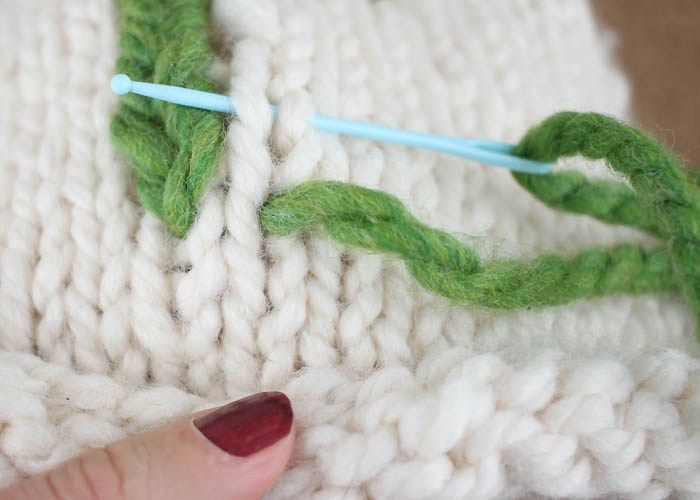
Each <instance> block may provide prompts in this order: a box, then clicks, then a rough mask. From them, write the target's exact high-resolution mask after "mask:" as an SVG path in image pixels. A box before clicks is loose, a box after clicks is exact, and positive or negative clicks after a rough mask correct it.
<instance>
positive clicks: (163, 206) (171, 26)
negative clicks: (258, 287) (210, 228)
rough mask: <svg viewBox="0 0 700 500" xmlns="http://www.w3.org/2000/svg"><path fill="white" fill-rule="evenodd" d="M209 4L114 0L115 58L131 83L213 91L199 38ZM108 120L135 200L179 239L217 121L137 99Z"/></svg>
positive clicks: (190, 218)
mask: <svg viewBox="0 0 700 500" xmlns="http://www.w3.org/2000/svg"><path fill="white" fill-rule="evenodd" d="M209 3H210V2H209V0H168V1H166V0H120V1H119V2H118V8H119V12H120V15H121V21H122V33H121V39H120V44H119V46H120V49H121V56H120V58H119V60H118V61H117V71H119V72H120V73H126V74H128V75H129V76H130V77H131V78H133V79H135V80H141V81H152V82H154V83H162V84H166V85H177V86H183V87H189V88H197V89H200V90H208V91H212V90H215V89H214V86H213V84H212V83H211V82H210V81H209V80H208V79H207V78H206V77H205V71H206V70H207V68H208V67H209V66H210V64H211V62H212V61H213V54H212V50H211V47H210V45H209V42H208V40H207V37H206V27H207V17H208V9H209ZM122 103H123V104H122V107H121V108H120V110H119V112H118V113H117V114H116V115H115V117H114V119H113V121H112V137H113V139H114V143H115V145H116V146H117V148H118V149H119V151H121V152H122V153H123V154H125V155H126V156H127V157H129V159H130V160H131V163H132V166H133V169H134V175H135V184H136V188H137V192H138V196H139V198H140V200H141V202H142V203H143V205H144V206H145V207H146V208H147V209H148V210H150V211H151V212H153V213H154V214H156V215H157V216H158V217H160V218H162V219H163V221H164V222H165V223H166V225H167V226H168V229H169V230H170V231H171V232H172V233H173V234H175V235H176V236H179V237H182V236H184V235H185V234H186V233H187V230H188V229H189V228H190V226H191V225H192V223H193V222H194V218H195V215H196V209H197V203H198V201H199V199H200V198H201V196H202V194H203V193H204V192H205V191H206V189H207V187H208V186H209V183H210V182H211V179H212V177H213V176H214V174H215V171H216V167H217V164H218V158H219V156H220V152H221V150H222V138H223V122H222V120H221V118H220V117H219V115H217V114H216V113H211V112H207V111H202V110H197V109H193V108H188V107H184V106H177V105H174V104H169V103H164V102H159V101H155V100H151V99H147V98H143V97H140V96H136V95H132V94H129V95H126V96H124V97H123V98H122Z"/></svg>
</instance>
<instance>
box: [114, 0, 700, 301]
mask: <svg viewBox="0 0 700 500" xmlns="http://www.w3.org/2000/svg"><path fill="white" fill-rule="evenodd" d="M166 3H167V5H166ZM208 8H209V1H208V0H177V1H168V2H165V1H164V0H148V1H145V2H143V1H138V0H121V1H120V2H119V9H120V12H121V15H122V22H123V25H122V35H121V40H120V48H121V57H120V58H119V60H118V62H117V69H118V71H120V72H124V73H127V74H129V75H131V76H132V77H134V78H136V79H139V80H143V81H153V82H156V83H164V84H169V85H177V86H185V87H190V88H197V89H201V90H213V85H212V84H211V83H210V82H209V81H208V80H207V79H206V77H205V76H204V74H205V70H206V69H207V67H208V66H209V65H210V63H211V61H212V59H213V55H212V51H211V47H210V45H209V42H208V40H207V38H206V35H205V29H206V25H207V14H208ZM222 134H223V123H222V121H221V119H220V118H219V117H218V115H216V114H215V113H211V112H207V111H202V110H197V109H192V108H188V107H183V106H176V105H172V104H168V103H163V102H159V101H151V100H148V99H144V98H141V97H138V96H133V95H129V96H125V98H124V104H123V105H122V107H121V109H120V111H119V112H118V113H117V114H116V116H115V118H114V120H113V122H112V135H113V138H114V141H115V143H116V145H117V147H118V149H119V150H120V151H122V152H123V153H124V154H126V155H127V156H128V157H129V158H130V159H131V161H132V164H133V167H134V171H135V183H136V187H137V191H138V195H139V198H140V199H141V202H142V203H143V205H144V206H145V207H146V208H147V209H149V210H150V211H152V212H153V213H155V214H156V215H157V216H159V217H160V218H162V219H163V220H164V222H165V223H166V225H167V226H168V228H169V229H170V231H171V232H172V233H173V234H175V235H176V236H179V237H182V236H184V235H185V234H186V233H187V231H188V229H189V228H190V226H191V225H192V223H193V221H194V218H195V215H196V206H197V202H198V200H199V199H200V198H201V196H202V194H203V193H204V192H205V191H206V189H207V186H208V184H209V181H210V180H211V178H212V176H213V175H214V173H215V170H216V165H217V160H218V157H219V154H220V151H221V147H222ZM515 154H518V155H521V156H524V157H529V158H533V159H536V160H541V161H554V160H556V159H557V158H559V157H563V156H570V155H574V154H581V155H583V156H586V157H588V158H591V159H605V160H607V161H608V163H609V164H610V166H611V167H612V168H613V169H615V170H617V171H618V172H620V173H621V174H623V175H626V176H627V178H628V180H629V182H630V184H631V188H630V187H627V186H626V185H624V184H623V183H620V182H613V181H590V180H588V179H586V177H585V176H583V175H582V174H580V173H578V172H563V173H557V174H553V175H549V176H533V175H527V174H515V178H516V180H517V181H518V182H519V183H520V184H521V185H522V186H523V187H524V188H525V189H527V190H528V191H530V192H531V193H532V194H533V195H535V196H536V197H537V198H539V199H540V200H542V201H543V202H544V203H546V204H547V205H549V206H550V207H552V208H555V209H558V210H567V211H570V212H575V213H581V214H588V215H591V216H593V217H596V218H598V219H600V220H602V221H604V222H608V223H612V224H622V225H628V226H632V227H636V228H638V229H642V230H645V231H647V232H649V233H651V234H653V235H655V236H657V237H659V238H661V239H662V240H665V242H666V244H665V245H664V246H662V247H661V248H659V249H657V250H654V251H652V252H646V251H644V250H643V249H642V248H640V247H636V246H632V245H619V246H616V247H612V248H607V249H589V250H585V251H583V252H581V253H579V254H578V255H576V256H573V257H564V256H560V255H556V254H546V255H542V256H540V257H538V258H536V259H535V260H533V261H532V262H529V263H524V262H519V261H514V260H508V261H502V262H494V263H489V264H486V265H484V264H483V263H481V262H479V259H478V256H477V255H476V253H475V252H474V251H473V250H472V249H471V248H469V247H467V246H465V245H463V244H462V243H460V242H459V241H458V240H457V239H455V238H454V237H452V236H450V235H448V234H447V233H444V232H442V231H439V230H436V229H432V228H429V227H428V226H426V225H424V224H422V223H420V222H419V221H418V220H417V219H415V218H414V217H413V216H411V215H410V214H409V213H408V211H407V210H406V209H405V207H404V206H403V205H402V204H401V203H400V202H399V201H398V200H397V199H396V198H394V197H392V196H390V195H388V194H386V193H382V192H379V191H373V190H369V189H364V188H360V187H357V186H351V185H345V184H341V183H336V182H308V183H305V184H302V185H300V186H297V187H295V188H292V189H290V190H287V191H284V192H282V193H278V194H275V195H272V196H271V197H270V198H269V199H268V201H267V202H266V203H265V205H264V206H263V208H262V210H261V213H260V222H261V225H262V227H263V229H264V230H265V231H266V232H268V233H271V234H290V233H293V232H295V231H305V232H310V231H317V230H319V229H320V228H322V229H323V230H324V231H325V232H326V233H328V235H329V236H331V237H332V238H334V239H336V240H337V241H338V242H340V243H343V244H346V245H350V246H355V247H360V248H364V249H366V250H369V251H375V252H382V253H388V254H392V255H395V256H397V257H399V258H401V259H402V260H403V261H404V262H405V263H406V265H407V267H408V270H409V271H410V272H411V274H412V275H413V276H414V277H415V278H416V280H417V281H418V282H419V283H420V284H421V285H422V286H423V287H425V288H426V289H428V290H431V291H433V292H435V293H437V294H440V295H442V296H444V297H447V298H449V299H451V300H453V301H455V302H460V303H462V302H466V303H472V304H478V305H481V306H486V307H495V308H505V309H514V308H521V307H525V306H547V305H555V304H564V303H567V302H570V301H572V300H575V299H580V298H585V297H594V296H603V295H609V294H614V293H644V292H651V291H658V290H666V289H679V290H680V291H681V293H682V294H683V296H684V297H685V299H686V300H687V301H688V302H689V303H690V304H691V306H692V307H693V309H694V310H695V311H696V313H698V314H700V244H699V243H700V194H698V188H697V185H695V184H694V183H692V182H691V181H690V180H689V179H688V177H687V175H686V173H685V172H684V170H683V168H682V167H681V166H680V162H679V160H678V159H676V158H675V157H674V156H673V154H672V153H671V152H669V151H668V150H666V149H665V148H663V147H662V146H660V145H659V144H658V143H656V142H655V141H653V140H652V139H650V138H649V137H647V136H645V135H644V134H643V133H641V132H639V131H637V130H635V129H633V128H632V127H629V126H627V125H624V124H622V123H620V122H618V121H617V120H614V119H612V118H609V117H606V116H603V115H599V114H594V113H589V114H579V113H572V112H566V113H559V114H556V115H554V116H552V117H550V118H549V119H547V120H545V121H544V122H543V123H542V124H540V125H539V126H537V127H535V128H533V129H532V130H531V131H530V132H528V134H527V135H526V136H525V137H524V138H523V140H522V141H521V142H520V144H519V145H518V146H517V147H516V149H515Z"/></svg>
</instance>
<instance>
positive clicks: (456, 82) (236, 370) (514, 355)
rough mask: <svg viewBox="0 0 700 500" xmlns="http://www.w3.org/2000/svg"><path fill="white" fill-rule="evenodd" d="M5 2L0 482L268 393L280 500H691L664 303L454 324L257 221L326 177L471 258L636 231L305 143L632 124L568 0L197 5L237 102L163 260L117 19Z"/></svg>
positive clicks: (366, 268) (604, 55)
mask: <svg viewBox="0 0 700 500" xmlns="http://www.w3.org/2000/svg"><path fill="white" fill-rule="evenodd" d="M3 6H4V7H5V8H4V9H3V11H4V15H3V16H2V17H1V18H0V47H2V50H0V54H1V55H0V58H2V63H1V64H0V71H1V72H2V74H1V76H0V84H1V85H2V88H1V90H0V106H1V107H2V108H1V109H3V113H2V115H1V116H0V141H2V142H1V147H0V151H2V152H3V155H2V158H1V161H2V164H1V165H0V218H1V220H0V347H1V349H2V352H0V372H1V374H2V376H0V398H1V399H2V404H0V481H1V482H2V483H8V482H10V481H12V480H13V479H15V478H17V477H18V476H20V475H22V474H28V473H34V472H38V471H41V470H44V469H46V468H49V467H51V466H53V465H55V464H56V463H57V462H59V461H61V460H64V459H65V458H67V457H69V456H71V455H73V454H75V453H77V452H78V451H80V450H81V449H84V448H86V447H89V446H99V445H103V444H105V443H107V442H109V441H112V440H114V439H117V438H119V437H120V436H122V435H124V434H126V433H131V432H137V431H139V430H141V429H143V428H146V427H148V426H151V425H155V424H158V423H160V422H162V421H164V420H167V419H169V418H172V417H174V416H176V415H181V414H184V413H187V412H190V411H193V410H194V409H197V408H203V407H207V406H211V405H214V404H217V403H219V402H222V401H224V400H227V399H233V398H236V397H239V396H242V395H245V394H247V393H250V392H254V391H257V390H262V389H273V388H274V389H281V390H284V391H285V392H286V393H287V394H288V395H289V396H290V398H291V399H292V401H293V403H294V406H295V411H296V414H297V419H298V425H299V428H300V431H301V433H300V438H299V443H298V446H297V450H296V456H295V458H294V463H293V466H292V467H291V469H290V470H289V472H288V473H287V474H286V476H285V477H284V479H283V481H282V482H281V483H280V484H279V485H278V487H277V489H275V490H274V491H273V492H272V493H271V494H270V497H271V498H307V497H312V496H315V497H318V498H364V497H368V496H371V497H376V498H498V497H505V496H524V495H527V494H530V493H536V494H540V495H550V496H557V497H598V496H607V495H619V496H628V497H633V498H664V497H666V496H669V495H676V496H683V497H696V496H700V365H699V363H698V349H697V347H696V345H695V341H694V339H693V330H694V325H693V321H692V316H691V314H690V313H689V311H687V310H686V308H685V306H684V304H682V303H681V301H680V300H678V298H677V297H674V296H670V295H668V296H666V295H658V296H656V295H655V296H642V297H614V298H608V299H603V300H595V301H582V302H579V303H576V304H572V305H569V306H564V307H558V308H550V309H546V310H541V311H521V312H517V313H508V314H504V313H496V312H489V311H484V310H480V309H464V308H455V307H452V306H450V305H448V304H446V303H445V302H443V301H441V300H439V299H437V298H435V297H432V296H430V295H428V294H426V293H424V292H422V291H421V290H419V289H418V287H416V286H415V285H414V284H413V282H412V281H411V279H410V278H409V277H408V276H407V275H406V273H405V272H404V270H403V269H402V267H401V266H400V265H398V264H396V263H392V262H387V261H384V260H382V259H381V258H379V257H377V256H372V255H364V254H354V253H350V254H349V253H348V252H347V251H346V249H343V248H338V247H337V246H335V245H334V244H332V243H330V242H329V241H327V240H325V239H321V238H318V239H317V238H311V239H308V240H300V239H298V238H270V239H266V238H264V237H263V235H262V234H261V233H260V230H259V226H258V219H257V209H258V207H259V206H260V205H261V203H262V202H263V201H264V199H265V197H266V196H267V193H268V192H269V191H270V190H271V189H272V190H274V189H278V188H280V187H284V186H289V185H294V184H296V183H298V182H301V181H303V180H306V179H309V178H327V179H337V180H349V181H352V182H355V183H358V184H362V185H366V186H380V187H381V188H382V189H385V190H387V191H389V192H391V193H393V194H395V195H397V196H399V197H400V198H401V199H402V200H404V201H405V202H406V203H408V205H409V206H410V208H411V209H412V211H413V212H414V213H416V214H418V215H419V216H420V217H421V218H422V219H423V220H425V221H426V222H428V223H430V224H432V225H436V226H440V227H443V228H445V229H448V230H450V231H454V232H460V233H465V234H469V235H476V238H475V240H476V243H477V244H480V245H481V248H482V251H483V252H484V253H485V254H489V253H494V254H499V255H502V254H512V253H529V252H533V253H536V252H538V251H539V250H541V249H547V248H557V249H566V250H574V249H577V248H582V247H587V246H590V245H591V244H594V243H600V244H603V243H611V242H615V241H630V240H634V241H647V240H646V239H645V237H643V236H642V235H640V234H638V233H635V232H633V231H631V230H626V229H620V228H613V227H609V226H605V225H604V224H601V223H598V222H595V221H592V220H590V219H588V218H583V217H577V216H573V215H564V214H560V213H556V212H553V211H550V210H549V209H547V208H546V207H544V206H542V205H541V204H540V203H539V202H537V201H535V200H533V199H531V197H530V196H529V195H528V194H527V193H526V192H524V191H523V190H522V189H521V188H519V187H518V186H517V185H516V184H515V183H514V182H513V181H512V180H511V178H510V177H509V175H508V174H507V173H506V172H503V171H499V170H494V169H490V168H485V167H480V166H476V165H472V164H469V163H467V162H465V161H462V160H458V159H453V158H449V157H445V156H439V155H435V154H432V153H427V152H418V151H412V150H407V149H404V148H399V147H390V146H384V145H379V144H372V143H367V142H364V141H359V140H352V139H345V138H338V137H335V136H328V135H322V134H318V133H316V132H314V131H313V130H311V129H309V128H308V127H307V126H306V118H307V117H308V116H309V114H310V113H311V112H313V110H314V109H316V110H319V111H322V112H326V113H333V114H337V115H341V116H345V117H349V118H357V119H367V120H374V121H378V122H382V123H387V124H393V125H400V126H404V127H410V128H414V129H422V130H431V131H436V132H440V133H453V134H458V135H467V136H481V137H488V138H492V139H503V140H509V141H516V140H517V139H518V138H519V137H520V135H521V134H522V133H523V132H524V131H525V129H526V128H527V127H528V126H529V125H531V124H533V123H535V122H537V121H538V120H539V119H541V118H543V117H544V116H546V115H548V114H550V113H551V112H553V111H556V110H560V109H578V110H596V111H603V112H608V113H612V114H616V115H618V116H619V115H623V114H624V111H625V106H626V104H627V88H626V86H625V84H624V81H623V80H622V78H621V77H620V76H619V74H618V73H617V72H616V71H615V70H613V69H612V67H611V65H610V63H609V61H608V48H607V43H606V41H605V38H604V37H602V36H601V34H600V33H598V32H597V30H596V27H595V26H594V23H593V21H592V17H591V14H590V12H589V10H588V7H587V6H586V4H584V3H580V2H576V3H574V2H566V3H564V2H554V1H542V2H526V1H516V0H513V1H512V2H466V1H462V2H457V1H448V0H444V1H443V0H439V1H430V2H428V1H418V0H416V1H401V0H388V1H380V2H376V3H368V2H364V1H358V0H332V1H326V2H323V1H321V0H318V1H311V0H271V1H266V0H261V1H250V0H248V1H246V0H215V2H214V5H213V12H212V15H213V20H214V24H215V30H214V32H215V33H214V36H215V38H217V45H218V46H219V48H220V54H221V61H220V63H219V64H218V66H217V67H216V68H215V69H214V73H215V75H216V77H217V78H220V79H221V80H222V82H227V83H228V85H229V86H230V88H231V93H232V95H233V96H234V97H235V99H236V102H237V105H238V107H239V109H240V110H241V113H240V117H239V119H237V120H235V121H233V122H232V123H231V125H230V127H229V129H228V139H227V144H228V152H227V155H226V158H225V159H224V160H223V161H222V165H221V168H220V176H219V178H218V179H217V181H216V183H215V184H214V185H213V186H212V188H211V189H210V191H209V193H208V194H207V195H206V196H205V198H204V199H203V201H202V203H201V206H200V215H199V218H198V220H197V222H196V224H195V226H194V227H193V229H192V230H191V232H190V234H189V235H188V237H187V238H186V239H185V240H183V241H176V240H174V239H172V238H171V237H169V236H168V235H167V233H166V231H165V230H164V228H163V226H162V224H161V223H160V222H158V221H157V220H156V219H154V218H153V217H151V216H150V215H147V214H144V213H143V212H142V210H141V209H140V207H139V206H138V205H137V204H136V203H135V201H134V198H133V193H132V190H131V186H130V184H129V175H128V166H127V164H126V162H125V161H124V159H123V158H120V157H118V156H117V155H116V154H115V153H114V151H113V148H112V144H111V141H110V138H109V132H108V124H109V119H110V116H111V113H112V111H113V109H114V106H115V103H116V98H115V97H114V96H112V95H111V94H110V91H109V87H108V83H107V82H108V79H109V76H110V75H111V73H112V71H113V64H114V60H115V56H116V46H115V45H116V43H115V41H116V30H117V26H116V21H115V13H114V12H113V10H112V9H113V7H112V5H111V3H110V2H108V1H107V0H104V1H103V0H65V1H63V2H42V1H40V0H5V1H4V4H3ZM269 101H274V102H278V103H279V104H280V115H279V118H278V120H276V121H273V120H272V116H271V115H270V112H269V108H268V102H269ZM579 163H580V162H577V161H572V162H570V165H563V166H562V168H565V167H567V166H569V167H574V166H576V167H577V168H578V164H579ZM583 168H590V169H594V170H596V171H598V170H600V166H599V165H586V166H585V167H583ZM491 242H496V243H495V244H494V245H489V243H491Z"/></svg>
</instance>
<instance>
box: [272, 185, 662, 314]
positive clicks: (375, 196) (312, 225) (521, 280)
mask: <svg viewBox="0 0 700 500" xmlns="http://www.w3.org/2000/svg"><path fill="white" fill-rule="evenodd" d="M260 222H261V224H262V227H263V228H264V229H265V231H266V232H268V233H269V234H275V235H288V234H292V233H295V232H304V233H314V232H318V231H319V230H323V231H324V232H325V233H326V234H328V235H329V236H330V237H332V238H333V239H335V240H336V241H338V242H339V243H341V244H344V245H347V246H351V247H356V248H362V249H364V250H368V251H371V252H377V253H384V254H390V255H393V256H395V257H398V258H400V259H401V260H403V261H404V262H405V264H406V266H407V269H408V270H409V272H410V273H411V274H412V275H413V276H414V277H415V278H416V280H417V281H418V282H419V283H420V284H421V285H422V286H423V287H424V288H426V289H428V290H430V291H432V292H434V293H437V294H439V295H442V296H444V297H447V298H448V299H450V300H452V301H454V302H457V303H469V304H474V305H479V306H484V307H491V308H500V309H519V308H522V307H526V306H548V305H557V304H565V303H568V302H570V301H572V300H576V299H581V298H585V297H596V296H604V295H610V294H615V293H646V292H652V291H659V290H667V289H671V288H673V287H674V286H675V281H674V280H673V277H672V273H671V260H670V258H669V254H668V252H667V251H665V250H656V251H652V252H645V251H644V250H642V249H641V248H639V247H636V246H632V245H620V246H617V247H612V248H608V249H591V250H586V251H584V252H582V253H580V254H578V255H576V256H573V257H570V258H569V257H562V256H559V255H554V254H546V255H542V256H540V257H538V258H536V259H535V260H533V261H532V262H519V261H515V260H508V261H501V262H494V263H487V264H482V263H481V262H480V261H479V258H478V256H477V254H476V252H474V250H472V249H471V248H469V247H468V246H466V245H464V244H463V243H461V242H460V241H459V240H457V239H456V238H454V237H453V236H451V235H449V234H447V233H445V232H443V231H439V230H437V229H434V228H430V227H428V226H426V225H425V224H423V223H421V222H420V221H418V220H417V219H416V218H415V217H413V216H412V215H411V214H410V213H409V212H408V210H407V209H406V208H405V207H404V206H403V205H402V204H401V202H399V201H398V200H397V199H396V198H394V197H393V196H391V195H389V194H386V193H383V192H381V191H375V190H371V189H367V188H363V187H359V186H353V185H349V184H342V183H338V182H320V181H312V182H307V183H305V184H302V185H300V186H297V187H295V188H292V189H289V190H287V191H283V192H281V193H278V194H275V195H272V196H271V197H270V198H269V199H268V201H267V202H266V203H265V205H264V206H263V208H262V210H261V212H260Z"/></svg>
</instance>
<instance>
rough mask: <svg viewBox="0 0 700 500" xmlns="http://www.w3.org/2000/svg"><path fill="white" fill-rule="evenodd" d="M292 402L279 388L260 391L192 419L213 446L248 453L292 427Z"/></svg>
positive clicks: (239, 453) (279, 437) (260, 447)
mask: <svg viewBox="0 0 700 500" xmlns="http://www.w3.org/2000/svg"><path fill="white" fill-rule="evenodd" d="M293 419H294V414H293V413H292V405H291V403H290V402H289V398H287V396H285V395H284V394H282V393H281V392H261V393H259V394H255V395H253V396H248V397H247V398H243V399H239V400H238V401H234V402H233V403H229V404H227V405H226V406H222V407H221V408H219V409H218V410H216V411H213V412H211V413H209V414H207V415H204V416H203V417H201V418H198V419H197V420H195V421H194V425H195V426H196V427H197V429H199V431H200V432H201V433H202V434H204V436H205V437H206V438H207V439H208V440H209V441H211V442H212V443H214V444H215V445H216V446H218V447H219V448H221V449H222V450H224V451H225V452H226V453H228V454H230V455H236V456H237V457H247V456H249V455H252V454H253V453H257V452H258V451H260V450H262V449H265V448H267V447H268V446H271V445H273V444H275V443H276V442H277V441H279V440H280V439H282V438H283V437H285V436H286V435H287V434H289V431H290V430H291V429H292V420H293Z"/></svg>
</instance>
